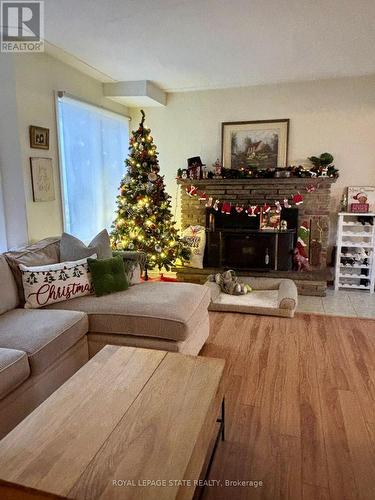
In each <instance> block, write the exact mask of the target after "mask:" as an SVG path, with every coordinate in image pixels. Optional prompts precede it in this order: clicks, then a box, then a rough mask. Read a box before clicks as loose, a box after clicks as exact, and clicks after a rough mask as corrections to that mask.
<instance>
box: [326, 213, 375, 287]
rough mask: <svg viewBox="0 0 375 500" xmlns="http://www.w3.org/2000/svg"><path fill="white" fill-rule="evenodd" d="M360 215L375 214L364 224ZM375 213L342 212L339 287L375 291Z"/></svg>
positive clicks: (337, 274) (337, 272) (340, 217)
mask: <svg viewBox="0 0 375 500" xmlns="http://www.w3.org/2000/svg"><path fill="white" fill-rule="evenodd" d="M358 217H372V218H373V225H371V224H369V223H366V224H365V225H363V224H362V223H361V222H359V221H358ZM374 257H375V213H364V214H362V213H359V214H356V213H349V212H340V213H339V225H338V230H337V254H336V270H335V290H339V289H340V288H346V289H355V290H366V291H368V292H370V293H374V283H375V265H374V264H375V261H374Z"/></svg>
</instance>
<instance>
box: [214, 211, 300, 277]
mask: <svg viewBox="0 0 375 500" xmlns="http://www.w3.org/2000/svg"><path fill="white" fill-rule="evenodd" d="M280 217H281V220H285V221H287V227H288V229H286V230H283V231H280V230H262V229H260V216H259V215H256V216H253V217H249V216H248V215H247V214H246V213H245V212H242V213H240V214H238V213H237V212H236V211H235V210H234V209H232V212H231V213H230V214H222V213H221V212H220V211H215V210H213V209H207V210H206V231H207V243H206V251H205V259H204V265H205V267H215V268H223V269H226V268H230V269H235V270H247V271H252V270H254V271H267V270H273V271H291V270H292V267H293V259H292V256H293V249H294V246H295V244H296V236H297V224H298V209H296V208H287V209H286V208H284V209H282V211H281V214H280Z"/></svg>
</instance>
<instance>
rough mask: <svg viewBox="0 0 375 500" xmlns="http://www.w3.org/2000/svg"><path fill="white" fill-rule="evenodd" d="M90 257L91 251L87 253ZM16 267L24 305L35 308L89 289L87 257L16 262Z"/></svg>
mask: <svg viewBox="0 0 375 500" xmlns="http://www.w3.org/2000/svg"><path fill="white" fill-rule="evenodd" d="M94 257H96V255H95V254H94V255H92V256H91V258H94ZM20 270H21V274H22V282H23V289H24V293H25V300H26V303H25V308H26V309H37V308H39V307H44V306H47V305H49V304H53V303H54V302H62V301H64V300H69V299H74V298H76V297H82V296H84V295H89V294H90V293H92V286H91V278H90V273H89V270H88V265H87V259H81V260H77V261H75V262H60V263H58V264H50V265H46V266H33V267H27V266H24V265H23V264H20Z"/></svg>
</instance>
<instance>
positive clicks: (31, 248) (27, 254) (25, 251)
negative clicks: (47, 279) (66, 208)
mask: <svg viewBox="0 0 375 500" xmlns="http://www.w3.org/2000/svg"><path fill="white" fill-rule="evenodd" d="M59 246H60V238H45V239H44V240H41V241H38V242H37V243H34V244H32V245H28V246H26V247H24V248H21V249H19V250H11V251H9V252H6V253H5V254H4V255H5V258H6V260H7V262H8V264H9V267H10V268H11V270H12V273H13V276H14V279H15V280H16V283H17V290H18V296H19V300H20V304H19V305H20V306H22V307H23V306H24V304H25V296H24V293H23V284H22V274H21V271H20V268H19V265H20V264H23V265H24V266H29V267H30V266H44V265H46V264H57V263H58V262H60V249H59ZM92 253H94V252H92Z"/></svg>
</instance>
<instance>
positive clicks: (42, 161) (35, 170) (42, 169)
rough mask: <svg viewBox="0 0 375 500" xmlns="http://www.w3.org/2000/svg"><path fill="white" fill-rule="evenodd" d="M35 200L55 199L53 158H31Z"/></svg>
mask: <svg viewBox="0 0 375 500" xmlns="http://www.w3.org/2000/svg"><path fill="white" fill-rule="evenodd" d="M30 167H31V182H32V187H33V201H53V200H54V199H55V186H54V182H53V169H52V159H51V158H30Z"/></svg>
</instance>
